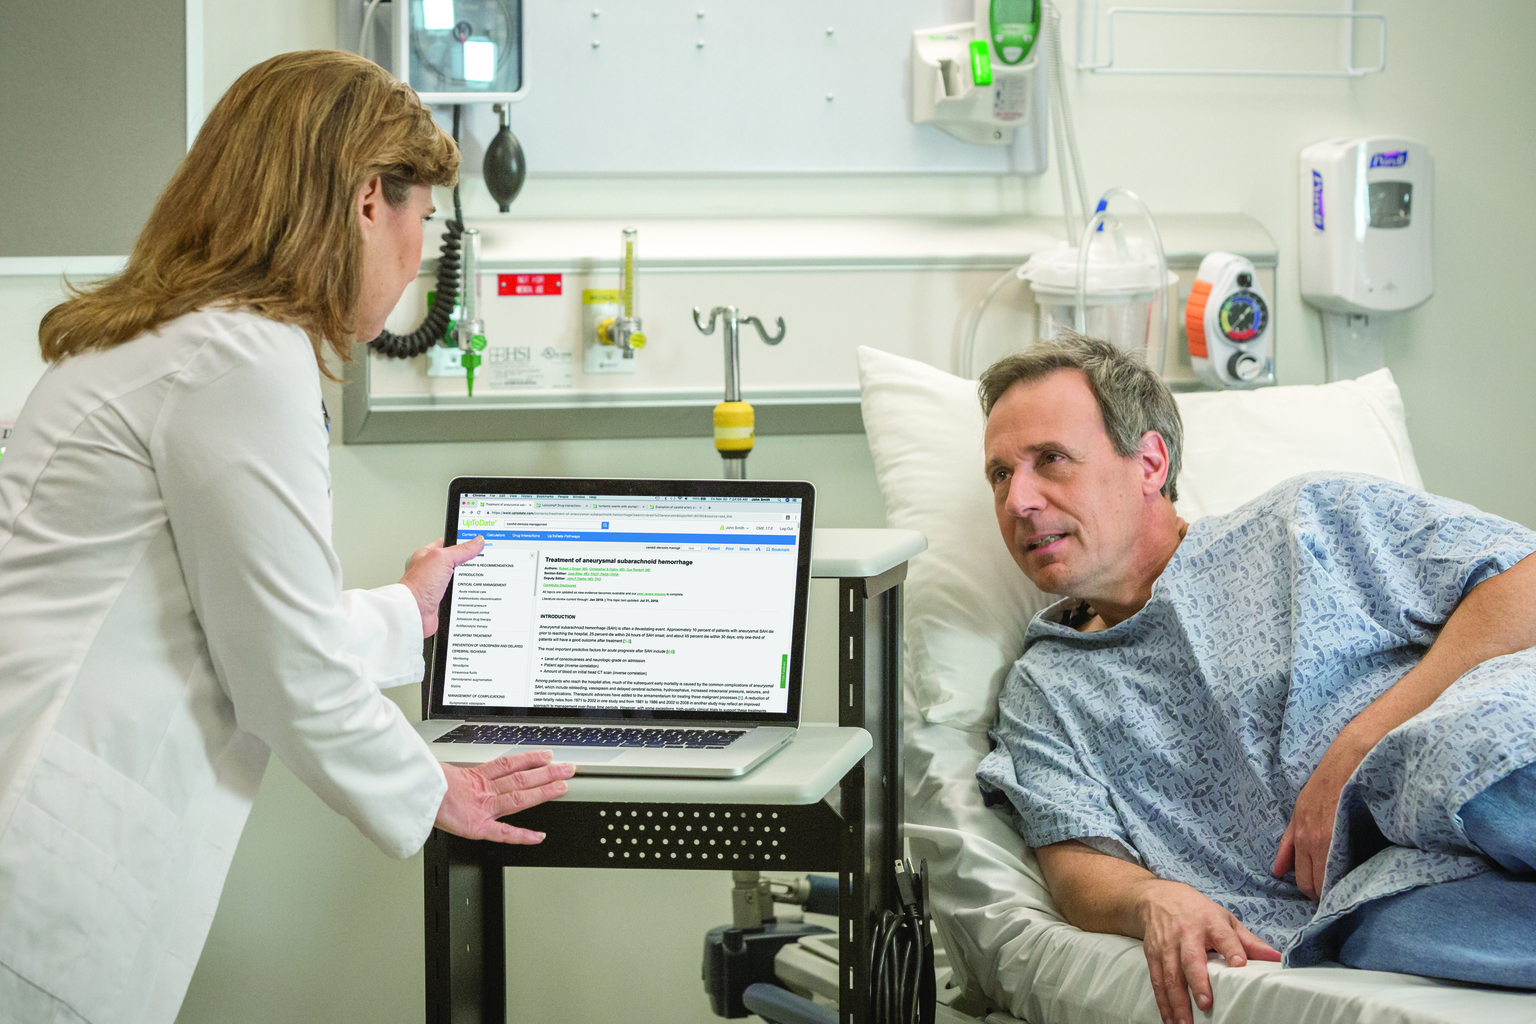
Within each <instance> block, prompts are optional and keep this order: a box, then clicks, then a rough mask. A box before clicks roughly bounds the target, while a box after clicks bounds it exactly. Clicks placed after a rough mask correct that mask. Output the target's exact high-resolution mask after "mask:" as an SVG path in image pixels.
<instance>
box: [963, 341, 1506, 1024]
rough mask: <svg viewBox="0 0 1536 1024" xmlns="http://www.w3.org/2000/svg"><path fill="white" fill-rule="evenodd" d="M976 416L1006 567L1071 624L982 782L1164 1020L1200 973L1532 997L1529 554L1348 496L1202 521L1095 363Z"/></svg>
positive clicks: (1057, 629)
mask: <svg viewBox="0 0 1536 1024" xmlns="http://www.w3.org/2000/svg"><path fill="white" fill-rule="evenodd" d="M981 395H982V404H983V408H984V411H985V412H986V414H987V426H986V440H985V457H986V466H985V469H986V474H987V479H988V482H989V483H990V485H991V486H992V490H993V494H994V498H995V505H996V513H997V519H998V524H999V526H1000V527H1001V530H1002V534H1003V538H1004V540H1005V542H1006V544H1007V546H1008V549H1009V551H1010V553H1011V554H1012V555H1013V558H1014V560H1015V561H1016V562H1017V563H1018V564H1019V567H1020V568H1021V569H1023V571H1024V573H1025V575H1026V576H1028V577H1029V579H1030V580H1031V581H1032V582H1033V583H1034V584H1035V585H1036V586H1037V587H1039V588H1040V589H1041V590H1042V591H1045V592H1046V593H1050V594H1058V595H1061V596H1062V598H1063V600H1062V601H1060V602H1058V603H1057V604H1055V605H1053V606H1052V607H1050V608H1048V609H1046V610H1045V611H1044V612H1042V613H1041V614H1040V615H1039V616H1037V617H1036V618H1035V619H1034V621H1033V622H1031V623H1030V625H1029V628H1028V633H1027V636H1026V640H1025V649H1024V654H1023V656H1022V657H1021V658H1020V659H1019V661H1018V663H1017V664H1016V665H1015V666H1014V669H1013V671H1012V672H1011V674H1010V675H1009V677H1008V679H1007V682H1006V683H1005V685H1004V688H1003V692H1002V697H1001V701H1000V710H999V718H998V722H997V725H996V727H995V730H994V733H993V736H994V740H995V742H996V746H995V749H994V750H993V752H992V753H991V754H990V755H988V756H987V758H986V759H985V760H984V761H983V762H982V764H981V767H980V770H979V772H978V775H979V778H980V779H981V783H982V787H983V790H984V792H985V793H986V794H987V795H988V798H989V800H996V801H999V802H1001V801H1003V800H1004V799H1006V802H1007V803H1008V804H1010V805H1011V807H1012V811H1013V820H1014V824H1015V827H1016V828H1017V829H1018V831H1019V832H1020V834H1021V835H1022V836H1023V838H1024V840H1025V841H1026V842H1027V843H1028V844H1029V845H1030V846H1032V847H1034V848H1035V851H1036V853H1037V855H1038V858H1039V863H1040V866H1041V869H1042V871H1043V872H1044V875H1045V878H1046V881H1047V883H1048V885H1049V887H1050V890H1051V894H1052V896H1053V897H1054V898H1055V900H1056V903H1057V904H1058V906H1059V908H1060V910H1061V912H1062V914H1063V915H1064V916H1065V917H1066V918H1067V920H1068V921H1069V922H1071V923H1073V924H1075V925H1077V926H1078V927H1080V928H1083V929H1085V930H1089V931H1098V932H1111V933H1119V934H1124V935H1129V936H1131V937H1133V938H1140V939H1142V940H1143V942H1144V945H1145V949H1146V957H1147V962H1148V967H1149V969H1150V973H1151V979H1152V986H1153V990H1154V993H1155V995H1156V998H1157V1002H1158V1008H1159V1011H1160V1013H1161V1014H1162V1016H1163V1018H1164V1020H1166V1021H1170V1022H1171V1021H1174V1020H1179V1021H1185V1022H1187V1021H1190V1020H1191V1019H1192V1011H1191V1008H1190V994H1191V993H1193V996H1194V1002H1195V1003H1196V1004H1197V1005H1198V1006H1200V1007H1201V1008H1202V1009H1208V1008H1210V1006H1211V1000H1212V995H1211V988H1210V983H1209V979H1208V976H1207V970H1206V963H1207V955H1208V953H1207V951H1208V950H1214V951H1216V952H1217V953H1219V954H1220V955H1221V956H1223V957H1224V958H1225V959H1226V961H1227V963H1229V964H1231V965H1234V966H1237V965H1241V964H1243V963H1245V962H1246V960H1247V959H1268V960H1276V959H1279V958H1280V953H1279V952H1278V951H1277V948H1286V957H1287V963H1289V964H1292V965H1302V964H1309V963H1318V962H1327V961H1332V960H1337V961H1340V962H1343V963H1346V964H1349V965H1351V966H1356V967H1366V968H1373V969H1380V970H1397V971H1404V972H1408V973H1417V974H1425V975H1433V976H1438V977H1451V978H1459V979H1461V980H1467V981H1477V982H1486V983H1493V984H1503V985H1512V986H1517V987H1536V874H1532V871H1533V867H1532V865H1533V864H1536V650H1532V649H1531V647H1532V645H1533V644H1536V559H1533V558H1530V557H1528V556H1529V555H1530V554H1531V553H1532V552H1533V551H1536V533H1532V531H1530V530H1527V529H1525V528H1523V527H1521V526H1519V525H1517V524H1515V523H1511V522H1508V521H1506V520H1502V519H1499V518H1497V517H1495V516H1491V515H1486V514H1484V513H1481V512H1479V511H1477V510H1476V509H1474V508H1471V507H1470V506H1467V505H1464V504H1460V503H1458V502H1454V501H1450V500H1448V499H1444V498H1438V497H1435V496H1432V495H1429V494H1426V493H1424V492H1422V491H1417V490H1414V489H1411V488H1408V487H1404V486H1401V485H1398V484H1395V483H1391V482H1389V481H1386V480H1382V479H1378V478H1374V477H1367V476H1354V475H1346V474H1313V475H1308V476H1302V477H1297V478H1294V479H1292V480H1289V481H1286V482H1285V483H1283V484H1281V485H1280V486H1278V487H1276V488H1275V489H1273V490H1271V491H1270V492H1269V493H1267V494H1265V495H1263V496H1262V497H1260V498H1258V499H1256V500H1255V501H1253V502H1250V503H1249V504H1247V505H1245V506H1243V507H1242V508H1240V509H1238V510H1237V511H1235V512H1232V513H1230V514H1228V515H1224V516H1210V517H1207V518H1205V519H1201V520H1197V521H1196V522H1194V523H1192V524H1191V523H1185V522H1184V521H1183V520H1181V519H1180V518H1179V517H1178V516H1177V514H1176V512H1175V510H1174V505H1173V501H1174V499H1175V498H1176V497H1177V491H1176V487H1175V484H1176V478H1177V475H1178V469H1179V460H1180V447H1181V442H1182V428H1181V426H1180V423H1179V414H1178V409H1177V407H1176V405H1175V404H1174V401H1173V397H1172V395H1171V394H1169V393H1168V391H1167V389H1166V387H1165V386H1164V385H1163V383H1162V382H1161V380H1159V379H1158V378H1157V376H1156V375H1155V374H1153V373H1151V372H1150V371H1148V370H1147V369H1146V368H1145V367H1144V366H1143V365H1142V364H1141V363H1139V362H1137V361H1134V360H1132V359H1129V358H1127V357H1126V356H1124V355H1122V354H1121V353H1119V352H1118V351H1117V350H1116V349H1114V348H1113V347H1112V346H1109V345H1107V344H1104V343H1101V342H1094V341H1090V340H1088V339H1080V338H1068V339H1063V340H1061V341H1060V342H1057V343H1052V344H1051V345H1050V346H1037V347H1036V348H1034V349H1031V350H1029V351H1028V352H1026V353H1024V354H1021V355H1017V356H1012V357H1009V358H1008V359H1005V360H1003V361H1001V362H1000V363H998V364H996V365H994V366H993V367H992V368H991V369H989V370H988V371H987V373H986V374H984V375H983V377H982V382H981ZM1336 811H1337V812H1338V814H1337V820H1338V823H1339V825H1338V833H1337V835H1335V815H1336ZM1331 840H1332V844H1331V848H1330V841H1331ZM1319 898H1321V904H1320V905H1319V904H1318V903H1317V902H1316V901H1317V900H1318V899H1319Z"/></svg>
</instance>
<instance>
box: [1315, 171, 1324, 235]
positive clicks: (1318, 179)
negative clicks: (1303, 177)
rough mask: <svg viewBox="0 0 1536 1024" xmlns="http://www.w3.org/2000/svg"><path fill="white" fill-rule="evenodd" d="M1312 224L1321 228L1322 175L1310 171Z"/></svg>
mask: <svg viewBox="0 0 1536 1024" xmlns="http://www.w3.org/2000/svg"><path fill="white" fill-rule="evenodd" d="M1312 226H1313V227H1315V228H1317V230H1319V231H1321V230H1323V176H1322V175H1321V174H1319V173H1318V172H1317V171H1313V172H1312Z"/></svg>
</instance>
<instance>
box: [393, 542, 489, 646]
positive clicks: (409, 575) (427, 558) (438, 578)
mask: <svg viewBox="0 0 1536 1024" xmlns="http://www.w3.org/2000/svg"><path fill="white" fill-rule="evenodd" d="M484 549H485V538H484V537H471V538H470V539H469V540H466V541H464V542H463V543H461V544H455V545H453V546H452V547H447V548H445V547H443V542H442V541H440V540H434V541H433V542H432V543H431V544H428V545H427V546H426V547H421V548H417V549H416V553H415V554H413V555H412V556H411V559H410V561H408V562H406V563H405V575H404V576H402V577H400V582H401V583H403V584H405V586H406V587H407V588H408V589H409V590H410V592H411V593H412V594H414V595H415V597H416V607H417V608H419V609H420V610H421V635H422V636H424V637H427V636H432V635H433V634H435V633H436V632H437V606H438V605H440V604H442V603H443V594H444V593H445V592H446V591H447V590H448V581H449V580H451V579H453V570H455V569H457V568H458V567H459V566H461V565H463V564H464V563H465V562H467V561H469V560H470V559H471V558H474V557H475V556H476V555H478V554H479V553H480V552H481V551H483V550H484Z"/></svg>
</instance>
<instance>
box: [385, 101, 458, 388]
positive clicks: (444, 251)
mask: <svg viewBox="0 0 1536 1024" xmlns="http://www.w3.org/2000/svg"><path fill="white" fill-rule="evenodd" d="M461 109H462V108H460V107H457V106H456V107H454V108H453V141H454V144H455V145H457V144H458V141H459V115H460V111H461ZM443 227H444V230H443V244H442V246H441V248H439V249H438V250H437V251H438V253H439V254H440V255H439V256H438V259H437V294H436V295H434V296H433V298H432V307H431V308H430V309H428V310H427V316H426V319H424V320H422V322H421V326H420V327H418V328H416V329H415V330H414V331H412V332H411V333H409V334H395V333H394V332H392V331H380V332H379V336H378V337H377V338H374V339H373V340H372V341H370V342H369V343H368V346H369V347H370V348H372V349H373V350H374V351H376V352H380V353H382V354H384V355H386V356H388V357H389V358H391V359H410V358H411V357H413V356H419V355H421V354H422V353H423V352H426V351H427V350H428V349H430V348H431V347H432V346H433V345H439V344H442V341H443V337H444V336H445V335H446V334H447V333H448V318H449V317H451V316H453V307H454V306H457V305H458V304H459V271H460V269H461V268H462V266H463V263H464V259H463V255H462V253H463V250H464V210H463V209H462V208H461V207H460V206H459V186H458V184H457V183H455V184H454V186H453V219H452V220H450V221H449V222H448V223H447V224H445V225H444V226H443Z"/></svg>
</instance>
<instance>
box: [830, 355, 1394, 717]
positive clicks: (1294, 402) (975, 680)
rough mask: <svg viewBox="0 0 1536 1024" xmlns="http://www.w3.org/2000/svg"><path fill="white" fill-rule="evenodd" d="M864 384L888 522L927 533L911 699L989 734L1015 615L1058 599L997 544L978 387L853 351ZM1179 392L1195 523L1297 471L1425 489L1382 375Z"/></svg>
mask: <svg viewBox="0 0 1536 1024" xmlns="http://www.w3.org/2000/svg"><path fill="white" fill-rule="evenodd" d="M859 384H860V387H861V389H862V391H863V410H864V431H865V434H866V435H867V436H868V438H869V448H870V452H871V453H872V454H873V456H874V462H875V476H876V478H877V479H878V480H879V483H880V491H881V493H882V494H883V495H884V496H885V510H886V522H887V525H889V526H892V527H898V528H903V529H910V530H918V531H921V532H922V533H923V534H924V535H925V536H926V537H927V538H928V550H927V552H925V553H924V554H922V555H920V556H918V557H917V558H915V559H913V561H912V565H911V569H910V574H909V576H908V579H907V587H906V591H905V605H906V623H905V645H906V649H905V666H904V676H905V679H906V691H907V699H908V700H909V701H911V702H912V703H913V704H915V706H916V707H917V708H918V709H919V710H920V711H921V712H922V714H923V718H924V719H925V720H926V721H927V722H929V723H935V724H937V723H944V724H948V725H951V726H954V727H957V728H961V729H968V730H972V731H985V730H986V729H987V727H988V725H989V724H990V723H991V720H992V716H993V713H994V711H995V709H996V706H997V693H998V688H999V686H1000V685H1001V683H1002V680H1003V677H1004V675H1005V674H1006V673H1007V671H1008V668H1009V667H1010V666H1011V665H1012V664H1013V662H1014V660H1015V659H1017V658H1018V656H1019V650H1020V648H1021V646H1022V642H1023V637H1024V628H1025V626H1026V625H1027V624H1028V622H1029V620H1030V618H1031V617H1033V615H1034V614H1035V612H1037V611H1039V610H1040V609H1041V608H1043V607H1045V606H1046V605H1048V604H1050V603H1051V602H1052V601H1054V600H1055V598H1053V597H1049V596H1047V595H1045V594H1042V593H1040V591H1038V590H1036V589H1035V587H1034V585H1033V584H1031V583H1030V582H1029V580H1027V579H1026V578H1025V577H1024V574H1023V573H1022V572H1020V571H1019V568H1018V566H1017V565H1015V564H1014V561H1013V559H1012V558H1011V557H1010V556H1009V555H1008V551H1007V549H1006V548H1005V547H1004V546H1003V541H1002V537H1001V534H1000V533H999V532H998V527H997V520H996V519H995V517H994V515H993V511H992V494H991V491H990V490H989V489H988V487H987V485H986V480H985V478H984V477H983V475H982V452H981V448H982V431H983V428H984V426H985V422H984V419H983V417H982V414H981V408H980V406H979V405H978V404H977V399H976V382H975V381H970V380H965V379H963V378H960V377H956V376H953V375H952V374H948V373H945V372H944V371H943V370H937V369H934V368H933V367H931V366H929V365H928V364H927V363H921V362H918V361H916V360H913V359H904V358H902V357H901V356H893V355H890V354H889V353H886V352H881V351H879V350H877V349H872V348H863V347H861V348H860V349H859ZM1177 399H1178V403H1179V410H1180V413H1181V415H1182V416H1183V419H1184V468H1183V471H1182V472H1181V473H1180V474H1179V479H1178V486H1179V495H1180V500H1179V513H1180V514H1181V515H1182V516H1184V518H1186V519H1189V520H1191V521H1193V520H1194V519H1196V518H1198V517H1200V516H1203V515H1215V514H1219V513H1223V512H1230V511H1231V510H1232V509H1234V508H1236V507H1237V506H1238V505H1241V504H1242V503H1243V502H1245V501H1248V500H1249V499H1251V498H1256V497H1258V496H1259V495H1260V494H1263V493H1264V492H1265V491H1266V490H1268V489H1269V488H1271V487H1273V486H1274V485H1275V484H1278V483H1279V482H1280V481H1282V480H1285V479H1287V478H1289V477H1292V476H1295V475H1296V474H1297V473H1301V472H1305V471H1307V470H1318V469H1334V470H1344V471H1351V472H1359V473H1373V474H1375V475H1377V476H1383V477H1386V478H1388V479H1390V480H1396V481H1398V482H1399V483H1406V484H1409V485H1411V486H1414V487H1421V486H1423V481H1422V480H1421V478H1420V477H1419V471H1418V467H1417V466H1416V465H1415V464H1414V460H1413V449H1412V446H1411V445H1410V443H1409V441H1408V430H1407V426H1406V425H1405V423H1404V414H1403V402H1402V397H1401V395H1400V394H1399V393H1398V390H1397V385H1396V383H1395V382H1394V381H1393V380H1392V374H1391V372H1390V371H1389V370H1385V369H1382V370H1377V371H1376V372H1374V373H1371V374H1367V375H1366V376H1364V377H1361V378H1360V379H1359V380H1353V381H1340V382H1338V383H1334V384H1321V385H1292V386H1288V387H1277V388H1263V389H1260V390H1257V391H1222V392H1212V393H1195V394H1185V395H1179V396H1177Z"/></svg>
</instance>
